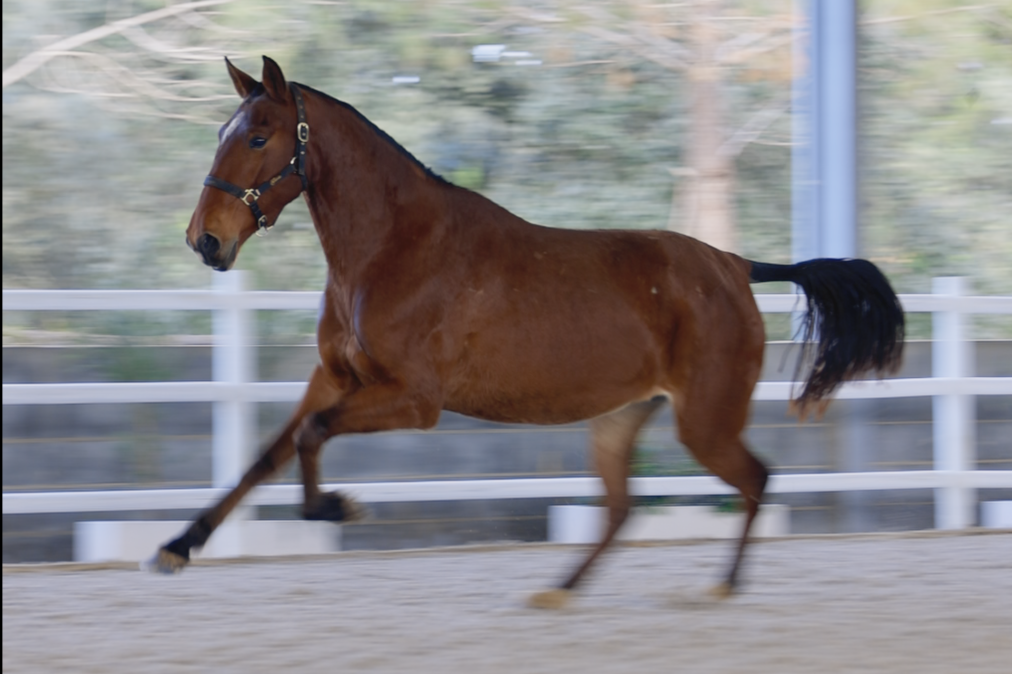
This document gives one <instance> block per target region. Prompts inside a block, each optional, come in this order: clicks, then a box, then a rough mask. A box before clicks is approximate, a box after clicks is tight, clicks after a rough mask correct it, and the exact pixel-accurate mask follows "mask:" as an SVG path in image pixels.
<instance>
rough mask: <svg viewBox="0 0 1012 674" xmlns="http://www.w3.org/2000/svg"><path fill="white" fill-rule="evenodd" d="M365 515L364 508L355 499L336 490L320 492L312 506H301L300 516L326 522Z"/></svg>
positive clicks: (345, 520) (344, 520) (347, 520)
mask: <svg viewBox="0 0 1012 674" xmlns="http://www.w3.org/2000/svg"><path fill="white" fill-rule="evenodd" d="M364 516H365V508H363V507H362V505H361V504H360V503H359V502H358V501H356V500H355V499H353V498H351V497H348V496H342V495H341V494H339V493H338V492H331V493H329V494H322V495H321V496H320V498H319V500H318V501H317V502H316V504H315V505H314V506H313V507H312V508H303V509H302V517H303V519H307V520H323V521H326V522H354V521H355V520H360V519H362V518H363V517H364Z"/></svg>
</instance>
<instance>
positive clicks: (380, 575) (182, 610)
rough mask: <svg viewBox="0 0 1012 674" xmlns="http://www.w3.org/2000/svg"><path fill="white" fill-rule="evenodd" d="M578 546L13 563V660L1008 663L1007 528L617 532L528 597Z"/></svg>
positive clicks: (154, 663)
mask: <svg viewBox="0 0 1012 674" xmlns="http://www.w3.org/2000/svg"><path fill="white" fill-rule="evenodd" d="M581 554H582V549H581V548H577V547H565V546H547V545H526V546H525V545H518V546H497V547H482V548H473V549H472V548H453V549H441V550H436V551H411V552H398V553H338V554H335V555H329V556H325V557H316V558H308V559H290V560H283V561H278V560H277V559H276V558H275V559H273V560H271V561H269V562H261V561H255V560H239V561H234V562H231V563H210V562H209V563H199V564H195V565H193V566H192V567H190V568H188V569H186V571H185V572H184V573H182V574H180V575H177V576H158V575H152V574H148V573H143V572H141V571H138V570H136V568H129V569H128V568H125V567H123V566H117V565H106V566H87V565H71V564H66V565H25V566H20V565H19V566H4V570H3V671H4V672H10V673H11V674H14V673H21V672H61V671H65V672H96V673H97V672H101V673H103V674H117V673H119V672H123V673H126V672H130V673H131V674H136V673H138V672H144V673H155V672H243V673H251V672H271V673H274V672H328V673H332V672H411V673H412V674H419V673H427V672H432V673H439V674H443V673H450V672H467V673H482V674H498V673H503V674H506V673H509V674H527V673H534V672H546V673H552V674H565V673H567V672H574V673H576V672H579V673H580V674H592V673H593V674H596V673H608V672H616V673H618V672H622V673H627V672H668V671H671V672H676V671H677V672H762V673H767V672H768V673H773V674H788V673H793V672H797V673H799V674H814V673H819V674H828V673H833V672H862V673H866V672H888V673H889V674H901V673H904V672H910V673H911V674H931V673H938V674H956V673H959V672H974V673H975V674H990V673H994V674H999V673H1001V674H1005V673H1006V672H1008V671H1010V670H1009V663H1010V662H1012V637H1010V634H1012V632H1010V629H1009V626H1010V625H1012V532H1004V533H988V534H980V535H966V534H964V535H895V536H893V535H869V536H855V537H815V538H803V537H797V538H789V539H783V540H775V541H767V542H762V543H757V544H755V545H754V546H753V547H752V548H751V550H750V555H749V558H748V560H747V564H746V568H745V574H744V581H745V587H744V589H743V592H742V593H741V594H740V595H738V596H736V597H734V598H732V599H730V600H726V601H717V600H714V599H712V598H711V597H710V595H709V594H708V593H707V590H708V589H709V588H710V587H711V586H712V585H713V584H715V583H716V582H717V581H718V580H719V577H720V573H721V570H722V569H723V568H724V565H725V563H726V562H727V560H728V558H729V556H730V554H731V543H730V542H706V543H696V544H683V545H658V546H653V547H630V546H624V547H619V548H617V549H615V550H614V551H613V552H612V553H611V554H610V555H609V556H607V557H606V558H605V559H604V560H603V563H602V564H601V566H600V567H599V568H598V569H597V571H596V573H594V574H593V575H592V576H591V577H590V578H589V579H588V581H587V583H586V586H585V587H584V588H583V590H582V591H581V592H579V593H577V594H576V595H575V596H574V597H573V598H572V600H571V601H570V602H569V603H568V604H567V605H566V606H565V608H563V609H561V610H557V611H548V610H535V609H530V608H527V606H526V601H527V598H528V597H529V595H530V594H531V593H533V592H535V591H538V590H543V589H546V588H547V587H550V586H551V584H552V583H553V582H554V581H557V580H558V579H560V578H562V576H563V575H564V573H565V572H566V571H568V570H570V568H571V567H572V566H573V565H574V564H575V563H576V562H577V561H578V559H579V558H580V556H581Z"/></svg>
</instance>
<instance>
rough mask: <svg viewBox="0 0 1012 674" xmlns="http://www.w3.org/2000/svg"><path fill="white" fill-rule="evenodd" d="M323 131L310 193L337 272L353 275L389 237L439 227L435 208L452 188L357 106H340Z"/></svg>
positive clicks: (403, 238)
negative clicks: (372, 125) (380, 133)
mask: <svg viewBox="0 0 1012 674" xmlns="http://www.w3.org/2000/svg"><path fill="white" fill-rule="evenodd" d="M315 132H316V130H315V129H314V133H315ZM321 132H322V133H321V135H320V137H322V138H325V139H330V142H327V141H325V142H324V143H321V146H322V147H324V148H325V149H324V150H321V151H320V152H319V155H318V156H317V157H314V158H313V159H312V160H311V162H312V164H311V167H312V168H313V169H315V170H314V171H313V172H314V173H316V174H317V176H316V178H315V179H314V176H312V175H311V176H310V182H311V183H312V184H313V188H312V190H311V193H310V195H308V196H307V197H306V200H307V203H308V204H309V210H310V214H311V215H312V218H313V224H314V225H315V227H316V231H317V234H318V236H319V238H320V243H321V245H322V246H323V250H324V255H325V256H326V258H327V263H328V265H329V266H330V269H331V273H332V274H336V275H337V276H338V277H341V278H342V280H349V279H353V278H354V277H355V276H357V275H358V274H360V273H361V271H362V269H364V268H365V267H367V266H368V265H369V264H370V263H371V262H372V261H374V260H375V259H376V258H377V256H379V255H381V254H383V253H384V252H386V248H387V247H388V246H389V243H390V242H391V241H393V240H401V241H404V242H406V243H407V242H409V241H410V240H412V239H417V238H418V237H419V236H420V235H424V234H427V233H428V232H429V231H431V228H432V227H435V226H437V225H438V222H437V221H436V220H437V219H434V218H432V217H431V215H432V214H433V213H435V212H438V211H439V204H440V203H442V202H443V201H444V198H445V190H446V189H448V188H447V186H445V185H441V184H439V183H438V181H436V179H434V178H432V177H431V176H428V175H426V172H425V171H424V169H421V168H420V167H418V166H417V165H416V164H415V163H414V162H413V161H412V160H411V159H410V158H408V157H407V156H405V155H404V154H403V153H402V152H401V151H400V150H398V149H397V148H396V147H394V146H393V145H391V144H390V143H389V142H388V141H386V140H385V139H383V138H381V137H380V136H378V135H377V134H376V133H375V131H373V130H372V129H371V128H370V127H369V126H368V125H367V124H366V123H365V122H363V121H362V120H360V119H358V118H357V117H356V116H355V115H354V114H353V113H351V112H347V111H344V110H340V111H339V114H337V115H334V116H333V117H332V118H331V119H330V120H329V123H328V124H327V126H326V128H321ZM324 134H325V135H324ZM310 153H312V149H311V150H310ZM427 216H428V217H427Z"/></svg>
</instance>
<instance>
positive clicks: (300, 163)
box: [204, 82, 309, 234]
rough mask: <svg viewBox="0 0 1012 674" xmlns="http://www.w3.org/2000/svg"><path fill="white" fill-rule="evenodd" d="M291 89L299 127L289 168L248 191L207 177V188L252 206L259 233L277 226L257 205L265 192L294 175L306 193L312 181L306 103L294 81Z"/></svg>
mask: <svg viewBox="0 0 1012 674" xmlns="http://www.w3.org/2000/svg"><path fill="white" fill-rule="evenodd" d="M288 88H289V89H290V90H291V92H292V97H293V98H295V111H296V113H297V114H298V118H299V123H298V126H296V127H295V156H294V157H292V160H291V161H290V162H288V165H287V166H285V168H283V169H281V172H280V173H278V174H277V175H276V176H274V177H273V178H271V179H270V180H268V181H266V182H264V183H261V184H260V185H257V186H256V187H251V188H249V189H245V190H244V189H243V188H241V187H239V186H238V185H234V184H232V183H230V182H228V181H227V180H222V179H221V178H216V177H215V176H212V175H209V176H207V177H206V178H204V185H205V186H207V187H214V188H216V189H219V190H221V191H222V192H227V193H229V194H231V195H232V196H233V197H235V198H236V199H238V200H239V201H241V202H243V203H244V204H246V205H247V206H248V207H249V209H250V211H251V212H252V213H253V219H254V220H256V223H257V234H262V233H266V232H268V231H269V230H270V228H271V227H273V226H274V225H273V223H269V222H267V216H266V215H264V213H263V211H261V210H260V206H259V205H258V204H257V201H258V200H259V199H260V197H261V196H263V193H264V192H266V191H267V190H269V189H270V188H272V187H274V186H275V185H276V184H278V183H279V182H281V181H282V180H284V179H285V178H287V177H288V176H290V175H292V174H293V173H294V174H296V175H297V176H299V179H300V180H301V181H302V191H303V192H304V191H306V190H307V189H309V180H308V179H307V178H306V147H307V146H308V144H309V124H307V123H306V104H305V101H303V100H302V92H301V91H299V88H298V87H297V86H296V85H295V83H294V82H293V83H290V84H289V85H288Z"/></svg>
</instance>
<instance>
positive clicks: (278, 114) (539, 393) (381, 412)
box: [150, 57, 904, 607]
mask: <svg viewBox="0 0 1012 674" xmlns="http://www.w3.org/2000/svg"><path fill="white" fill-rule="evenodd" d="M225 61H226V66H227V68H228V72H229V75H230V76H231V78H232V82H233V84H234V85H235V90H236V92H237V93H238V94H239V96H240V97H241V98H242V103H241V104H240V105H239V108H238V109H237V110H236V112H235V114H234V115H233V116H232V118H231V119H230V120H229V121H228V122H227V123H226V124H225V125H224V126H223V127H222V128H221V130H220V132H219V134H218V135H219V145H218V150H217V153H216V154H215V157H214V163H213V164H212V166H211V173H210V175H209V176H208V177H207V178H206V179H205V181H204V189H203V191H202V192H201V194H200V198H199V201H198V202H197V207H196V210H195V211H194V213H193V216H192V218H191V220H190V224H189V227H188V229H187V231H186V243H187V244H188V245H189V247H190V248H191V249H193V251H195V252H196V254H197V255H198V256H200V258H201V259H202V260H203V262H204V264H206V265H208V266H210V267H212V268H214V269H216V270H218V271H227V270H228V269H230V268H231V267H232V265H233V264H234V263H235V260H236V256H237V255H238V253H239V250H240V248H241V247H242V245H243V244H244V243H245V242H246V240H247V239H249V238H250V236H252V235H253V234H254V233H257V232H258V231H259V230H263V229H267V228H269V227H270V226H271V223H272V222H273V221H274V220H275V219H276V218H277V217H278V214H279V213H280V212H281V210H282V208H284V206H285V205H286V204H288V203H289V202H291V201H292V200H293V199H295V198H296V197H297V196H299V195H300V194H301V195H302V196H303V197H304V198H305V200H306V202H307V203H308V205H309V211H310V213H311V215H312V219H313V223H314V225H315V227H316V232H317V234H318V236H319V239H320V243H321V245H322V247H323V252H324V255H325V256H326V260H327V265H328V275H327V282H326V291H325V293H324V303H323V308H322V312H321V316H320V319H319V325H318V334H317V339H318V347H319V355H320V363H319V365H317V366H316V368H315V370H314V372H313V373H312V375H311V377H310V379H309V384H308V387H307V389H306V392H305V395H304V397H303V398H302V401H301V402H300V403H299V404H298V406H297V408H296V409H295V411H294V413H293V414H292V416H291V418H290V419H289V420H288V422H287V424H286V425H285V427H284V428H283V429H282V430H281V432H280V434H279V435H278V436H277V438H276V439H275V440H274V441H273V442H272V443H271V444H270V446H268V447H267V448H266V450H265V451H264V452H263V454H262V455H261V456H260V458H259V459H258V460H257V461H256V462H255V463H254V464H253V465H252V467H250V468H249V470H248V471H247V472H246V473H245V475H243V477H242V479H241V480H240V481H239V483H238V485H236V486H235V488H234V489H232V490H231V492H230V493H229V494H227V495H226V496H225V497H224V498H223V499H222V500H221V501H220V502H219V503H217V504H216V505H214V506H213V507H211V508H209V509H208V510H206V511H205V512H203V513H202V514H200V516H199V517H197V518H196V520H194V522H193V523H192V524H191V525H190V526H189V528H188V529H187V530H186V531H185V532H184V533H183V534H182V535H181V536H180V537H179V538H176V539H175V540H173V541H171V542H169V543H167V544H166V545H164V546H163V547H162V548H161V549H160V550H159V551H158V553H157V554H156V556H155V558H154V559H153V560H151V562H150V567H151V568H152V569H153V570H156V571H162V572H167V573H169V572H176V571H179V570H181V569H182V568H183V567H184V566H185V565H186V564H187V563H188V561H189V557H190V550H191V549H192V548H193V547H199V546H202V545H204V543H206V542H207V540H208V537H209V536H210V535H211V533H212V532H213V531H214V530H215V528H216V527H218V525H220V524H221V522H222V521H223V520H224V519H225V517H226V516H227V515H228V514H229V512H230V511H231V510H232V509H233V508H234V507H235V506H236V505H237V504H238V503H239V501H240V500H241V499H242V498H243V497H244V496H245V495H246V494H247V493H248V492H249V491H250V490H251V489H252V488H253V487H254V486H255V485H257V484H258V483H260V482H262V481H263V480H264V479H266V478H267V477H269V476H270V475H272V474H273V473H275V472H276V471H277V470H278V469H279V468H281V467H282V466H284V465H285V464H286V463H287V462H288V461H290V460H291V459H293V458H294V457H298V460H299V466H300V468H301V474H302V484H303V488H304V501H303V505H302V515H303V517H305V518H307V519H310V520H330V521H334V522H339V521H347V520H350V519H351V518H353V517H355V516H356V514H357V512H358V508H357V506H356V504H355V503H354V502H353V501H352V500H351V499H350V498H348V497H347V496H344V495H342V494H339V493H322V492H321V490H320V487H319V479H318V477H319V473H318V458H319V455H320V450H321V447H322V446H323V443H324V442H325V441H326V440H328V439H329V438H332V437H334V436H337V435H341V434H345V433H373V432H377V431H387V430H393V429H409V428H410V429H429V428H432V427H433V426H435V425H436V423H437V421H438V420H439V416H440V412H441V410H452V411H454V412H458V413H461V414H466V415H470V416H473V417H478V418H480V419H487V420H491V421H495V422H503V423H525V424H565V423H571V422H575V421H579V420H589V427H590V431H591V437H592V448H593V459H594V464H595V468H596V470H597V472H598V474H599V475H600V477H601V479H602V480H603V481H604V486H605V491H606V497H605V502H606V505H607V507H608V519H607V525H606V527H605V531H604V534H603V537H602V539H601V541H600V543H598V544H597V545H596V546H595V547H594V548H593V549H592V550H591V551H590V553H589V555H588V556H587V557H586V559H585V560H584V561H583V563H582V564H581V565H579V567H578V568H576V569H575V571H574V572H573V573H572V574H570V575H569V576H568V578H566V580H565V581H564V582H562V583H561V584H560V585H558V586H557V587H555V588H553V589H550V590H547V591H544V592H540V593H537V594H535V595H533V597H532V598H531V604H532V605H533V606H539V607H558V606H561V605H562V604H564V603H565V601H566V600H567V598H568V597H569V596H571V591H572V590H573V588H575V587H576V585H577V584H578V582H579V581H580V579H581V578H583V577H584V575H585V573H586V572H587V570H588V569H589V568H590V567H591V565H592V564H593V563H594V561H595V560H596V559H597V558H598V557H599V556H600V554H601V553H602V552H603V551H604V550H605V549H606V548H607V547H608V546H609V544H610V543H611V542H612V540H613V538H614V537H615V534H616V532H617V531H618V530H619V528H620V527H621V526H622V523H623V522H624V521H625V520H626V518H627V516H628V514H629V509H630V494H629V489H628V485H627V481H628V477H629V470H630V460H631V454H632V450H633V443H634V440H635V438H636V434H637V431H638V430H639V428H640V427H641V426H642V425H643V424H644V423H645V422H646V420H647V419H648V417H650V415H651V413H653V412H654V411H655V410H657V409H658V407H659V406H660V405H662V404H663V403H664V401H665V400H668V401H670V403H671V404H672V405H673V407H674V413H675V416H676V419H677V426H678V437H679V439H680V440H681V442H682V443H683V444H685V446H686V447H688V449H689V451H690V452H691V453H692V455H693V456H694V457H695V458H696V459H697V460H698V461H699V462H700V463H701V464H702V465H703V466H704V467H706V468H707V469H708V470H709V471H711V472H712V473H713V474H715V475H717V476H718V477H720V478H721V479H722V480H724V481H725V482H727V483H728V484H729V485H731V486H732V487H734V488H735V489H737V490H738V491H739V492H740V493H741V496H742V498H743V499H744V504H745V518H744V528H743V530H742V533H741V538H740V539H739V540H738V543H737V548H736V551H735V553H734V556H733V558H732V561H731V564H730V567H729V569H728V571H727V573H726V575H725V576H724V580H723V582H722V583H721V584H720V585H719V586H718V588H717V591H718V593H719V594H722V595H727V594H730V593H731V592H732V591H733V590H734V588H735V587H736V585H737V583H738V580H739V570H740V568H741V562H742V557H743V553H744V551H745V547H746V544H747V542H748V534H749V528H750V527H751V525H752V522H753V520H754V519H755V516H756V514H757V513H758V511H759V506H760V503H761V501H762V498H763V490H764V488H765V485H766V480H767V476H768V471H767V469H766V467H765V466H764V465H763V464H762V463H761V462H760V461H759V460H758V459H757V458H756V457H755V456H753V455H752V454H751V453H750V452H749V450H748V449H747V448H746V446H745V444H744V443H743V441H742V432H743V430H744V428H745V424H746V420H747V416H748V412H749V401H750V398H751V395H752V390H753V388H754V387H755V384H756V381H757V379H758V378H759V370H760V366H761V364H762V359H763V347H764V342H765V335H764V329H763V322H762V318H761V316H760V314H759V311H758V309H757V307H756V302H755V299H754V297H753V295H752V291H751V289H750V287H749V283H750V282H753V283H762V282H766V281H792V282H794V283H796V284H798V285H800V286H801V288H802V289H803V290H804V292H805V294H806V296H807V300H808V306H807V313H806V316H805V321H806V324H805V325H806V328H805V338H806V344H809V345H810V348H811V349H812V353H811V360H813V361H814V365H813V366H812V367H811V371H810V372H809V373H808V375H807V378H806V380H805V382H804V385H803V389H802V390H801V393H800V395H799V396H798V397H797V399H796V400H795V401H794V403H795V405H796V407H797V409H798V411H799V412H800V414H801V415H803V416H804V415H805V414H806V412H807V410H809V409H813V408H815V407H818V406H820V405H823V404H825V403H826V401H827V399H828V396H830V395H831V394H832V393H833V391H834V390H835V389H836V388H837V387H838V386H839V385H840V383H841V382H843V381H844V380H846V379H849V378H853V377H855V376H858V375H860V374H862V373H864V372H868V371H877V372H886V371H891V370H894V369H896V368H897V367H898V366H899V363H900V359H901V355H902V348H903V330H904V317H903V311H902V308H901V306H900V304H899V301H898V299H897V297H896V294H895V293H894V292H893V290H892V288H891V287H890V285H889V283H888V281H887V280H886V279H885V277H884V276H883V275H882V273H881V272H880V271H879V270H878V269H877V268H876V267H875V266H874V265H873V264H872V263H870V262H868V261H865V260H856V259H853V260H835V259H818V260H810V261H807V262H802V263H799V264H793V265H777V264H764V263H759V262H751V261H749V260H746V259H743V258H741V257H739V256H737V255H734V254H731V253H726V252H723V251H720V250H717V249H715V248H713V247H711V246H709V245H707V244H705V243H702V242H700V241H697V240H695V239H693V238H690V237H688V236H684V235H681V234H677V233H673V232H668V231H629V230H611V231H608V230H600V231H578V230H562V229H553V228H549V227H542V226H538V225H534V224H531V223H529V222H526V221H524V220H523V219H521V218H519V217H517V216H516V215H513V214H512V213H510V212H509V211H507V210H505V209H504V208H501V207H500V206H498V205H496V204H495V203H493V202H492V201H490V200H488V199H486V198H485V197H483V196H481V195H480V194H477V193H475V192H472V191H470V190H467V189H464V188H461V187H458V186H455V185H453V184H451V183H449V182H447V181H445V180H443V179H442V178H440V177H439V176H437V175H436V174H434V173H433V172H431V171H430V170H428V169H427V168H425V166H424V165H423V164H421V163H420V162H419V161H418V160H417V159H415V158H414V157H412V156H411V155H410V154H409V153H408V152H407V151H406V150H405V149H404V148H402V147H401V146H400V145H398V144H397V143H396V142H395V141H394V140H393V139H392V138H390V137H389V136H388V135H386V134H385V133H384V132H383V131H381V130H380V129H379V128H377V127H376V126H375V125H373V124H372V123H371V122H370V121H369V120H368V119H366V118H365V117H364V116H363V115H362V114H360V113H359V112H357V111H356V110H355V109H354V108H353V107H352V106H350V105H348V104H347V103H343V102H341V101H338V100H336V99H334V98H331V97H329V96H327V95H326V94H323V93H321V92H319V91H316V90H314V89H311V88H309V87H307V86H304V85H301V84H297V83H294V82H288V81H287V80H286V79H285V76H284V75H283V74H282V72H281V68H280V67H279V66H278V65H277V63H275V62H274V61H273V60H271V59H269V58H267V57H264V59H263V72H262V76H261V81H260V82H258V81H256V80H255V79H254V78H253V77H251V76H250V75H248V74H246V73H244V72H243V71H241V70H239V69H238V68H237V67H235V66H234V65H233V64H232V63H231V62H229V61H228V59H226V60H225ZM247 186H249V187H247Z"/></svg>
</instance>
